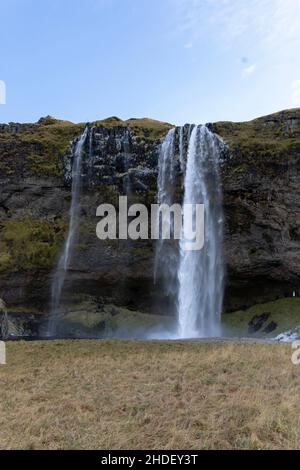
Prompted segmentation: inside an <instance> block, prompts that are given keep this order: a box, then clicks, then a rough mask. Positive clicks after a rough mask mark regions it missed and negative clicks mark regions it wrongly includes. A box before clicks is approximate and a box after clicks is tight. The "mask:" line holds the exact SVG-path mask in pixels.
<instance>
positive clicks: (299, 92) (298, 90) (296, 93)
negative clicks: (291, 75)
mask: <svg viewBox="0 0 300 470" xmlns="http://www.w3.org/2000/svg"><path fill="white" fill-rule="evenodd" d="M292 105H293V106H295V107H297V106H300V80H294V81H293V82H292Z"/></svg>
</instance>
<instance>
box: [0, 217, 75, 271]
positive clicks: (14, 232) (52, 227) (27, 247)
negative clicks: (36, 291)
mask: <svg viewBox="0 0 300 470" xmlns="http://www.w3.org/2000/svg"><path fill="white" fill-rule="evenodd" d="M66 228H67V227H66V223H65V222H64V221H63V220H61V219H56V220H55V221H53V222H52V221H48V220H45V219H32V218H29V217H28V218H25V219H18V220H6V221H2V222H1V225H0V253H1V254H0V272H2V273H6V272H14V271H27V270H33V269H38V268H49V267H52V266H53V265H54V264H55V261H56V258H57V255H58V253H59V251H60V249H61V246H62V244H63V240H64V238H65V233H66Z"/></svg>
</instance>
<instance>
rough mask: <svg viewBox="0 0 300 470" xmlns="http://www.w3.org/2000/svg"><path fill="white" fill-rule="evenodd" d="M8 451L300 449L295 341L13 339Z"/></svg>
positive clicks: (4, 402)
mask: <svg viewBox="0 0 300 470" xmlns="http://www.w3.org/2000/svg"><path fill="white" fill-rule="evenodd" d="M7 349H8V351H7V356H8V357H7V360H8V364H7V365H6V366H0V384H1V404H0V447H1V448H2V449H12V448H13V449H16V448H23V449H32V448H33V449H95V448H96V449H143V448H146V449H154V448H156V449H203V448H204V449H211V448H215V449H219V448H225V449H231V448H234V449H244V448H251V449H253V448H254V449H256V448H258V449H269V448H270V449H282V448H299V447H300V414H299V411H300V400H299V390H300V387H299V386H300V366H294V365H293V364H292V363H291V359H290V357H291V347H290V346H289V345H279V344H274V345H269V344H265V345H262V344H250V345H249V344H218V343H209V344H208V343H205V344H203V343H188V342H181V343H177V342H176V343H169V342H165V343H160V342H148V343H147V342H130V341H126V342H121V341H55V342H35V343H24V342H19V343H10V344H8V345H7Z"/></svg>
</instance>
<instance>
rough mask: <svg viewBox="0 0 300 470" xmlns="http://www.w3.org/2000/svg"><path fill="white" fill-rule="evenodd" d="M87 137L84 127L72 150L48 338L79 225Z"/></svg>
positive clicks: (57, 314) (52, 328)
mask: <svg viewBox="0 0 300 470" xmlns="http://www.w3.org/2000/svg"><path fill="white" fill-rule="evenodd" d="M87 135H88V128H87V127H86V128H85V129H84V131H83V133H82V134H81V136H80V138H79V139H78V141H77V142H76V144H75V149H74V157H73V166H72V200H71V207H70V219H69V231H68V236H67V238H66V241H65V244H64V248H63V252H62V254H61V256H60V259H59V261H58V264H57V268H56V271H55V274H54V277H53V281H52V288H51V310H50V321H49V328H48V335H49V336H54V335H55V334H56V332H57V323H58V319H59V311H58V310H59V305H60V300H61V294H62V289H63V286H64V283H65V279H66V274H67V271H68V268H69V264H70V258H71V254H72V248H73V244H74V240H75V235H76V232H77V228H78V223H79V209H80V205H79V196H80V190H81V172H82V155H83V149H84V144H85V141H86V138H87ZM90 146H91V145H90Z"/></svg>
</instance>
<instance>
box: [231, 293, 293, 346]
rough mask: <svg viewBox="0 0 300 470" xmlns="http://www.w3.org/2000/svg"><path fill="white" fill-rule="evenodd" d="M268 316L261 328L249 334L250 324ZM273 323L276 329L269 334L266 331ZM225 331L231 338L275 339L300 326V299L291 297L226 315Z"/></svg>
mask: <svg viewBox="0 0 300 470" xmlns="http://www.w3.org/2000/svg"><path fill="white" fill-rule="evenodd" d="M263 314H266V319H265V321H264V322H263V323H262V325H261V327H260V328H259V329H258V330H257V331H255V332H252V333H250V332H249V322H251V321H253V319H255V317H257V316H260V315H263ZM272 323H273V327H275V325H276V327H275V328H274V329H273V330H272V331H270V332H268V329H267V331H265V329H266V328H267V327H268V325H270V324H272ZM222 324H223V329H224V331H225V333H226V334H228V335H229V336H240V337H245V336H249V335H250V336H255V337H271V338H273V337H275V336H277V335H279V334H280V333H283V332H285V331H288V330H290V329H293V328H295V327H298V326H300V298H297V297H290V298H284V299H280V300H276V301H274V302H267V303H264V304H257V305H253V306H252V307H251V308H249V309H247V310H239V311H238V312H233V313H226V314H224V315H223V316H222Z"/></svg>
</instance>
